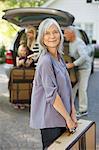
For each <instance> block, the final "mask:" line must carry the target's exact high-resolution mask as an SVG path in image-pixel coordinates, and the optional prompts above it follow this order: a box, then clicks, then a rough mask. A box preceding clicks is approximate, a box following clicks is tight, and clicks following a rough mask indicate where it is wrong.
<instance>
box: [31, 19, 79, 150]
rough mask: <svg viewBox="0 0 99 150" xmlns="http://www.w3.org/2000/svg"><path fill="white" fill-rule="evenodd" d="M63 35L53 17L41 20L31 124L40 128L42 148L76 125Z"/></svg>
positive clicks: (73, 129)
mask: <svg viewBox="0 0 99 150" xmlns="http://www.w3.org/2000/svg"><path fill="white" fill-rule="evenodd" d="M63 41H64V37H63V34H62V31H61V29H60V26H59V24H58V23H57V22H56V21H55V20H54V19H52V18H49V19H45V20H43V21H42V22H41V24H40V26H39V31H38V43H39V48H40V53H41V55H40V58H39V60H38V64H37V67H36V72H35V77H34V81H33V89H32V96H31V109H30V127H31V128H34V129H40V130H41V137H42V144H43V150H45V149H46V148H47V147H48V146H49V145H50V144H51V143H52V142H53V141H54V140H55V139H56V138H58V137H59V136H60V135H61V134H62V133H63V132H65V131H66V129H67V128H68V129H69V131H70V132H74V131H75V129H76V127H77V119H76V112H75V107H74V100H73V99H72V87H71V82H70V78H69V75H68V71H67V69H66V64H65V62H64V60H63V58H62V54H63Z"/></svg>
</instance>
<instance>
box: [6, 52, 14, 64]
mask: <svg viewBox="0 0 99 150" xmlns="http://www.w3.org/2000/svg"><path fill="white" fill-rule="evenodd" d="M6 63H7V64H13V57H12V52H11V51H8V52H7V53H6Z"/></svg>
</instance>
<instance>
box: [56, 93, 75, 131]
mask: <svg viewBox="0 0 99 150" xmlns="http://www.w3.org/2000/svg"><path fill="white" fill-rule="evenodd" d="M53 107H54V108H55V109H56V111H58V112H59V113H60V114H61V115H62V117H63V118H64V119H65V120H66V124H67V127H68V128H69V129H70V130H71V129H72V128H75V127H77V125H76V124H75V122H74V120H72V118H71V116H70V115H69V113H68V112H67V110H66V108H65V107H64V104H63V102H62V100H61V98H60V96H59V95H58V94H57V96H56V98H55V101H54V103H53Z"/></svg>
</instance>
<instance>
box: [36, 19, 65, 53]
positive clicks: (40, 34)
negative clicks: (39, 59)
mask: <svg viewBox="0 0 99 150" xmlns="http://www.w3.org/2000/svg"><path fill="white" fill-rule="evenodd" d="M52 24H54V25H56V26H57V28H58V30H59V33H60V44H59V46H58V49H57V51H58V53H59V54H61V55H62V54H63V42H64V36H63V34H62V31H61V28H60V26H59V24H58V23H57V22H56V20H54V19H53V18H47V19H45V20H43V21H42V22H41V23H40V25H39V30H38V38H37V41H38V43H39V52H40V54H41V53H43V54H44V53H46V52H47V47H46V46H45V45H44V43H43V36H44V33H45V32H46V30H47V29H48V28H49V27H50V26H51V25H52Z"/></svg>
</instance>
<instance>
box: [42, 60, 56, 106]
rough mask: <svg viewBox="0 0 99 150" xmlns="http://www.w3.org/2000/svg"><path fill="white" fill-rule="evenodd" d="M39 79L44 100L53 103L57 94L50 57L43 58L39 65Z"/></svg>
mask: <svg viewBox="0 0 99 150" xmlns="http://www.w3.org/2000/svg"><path fill="white" fill-rule="evenodd" d="M41 80H42V85H43V88H44V91H45V96H46V101H47V102H50V103H51V104H53V102H54V100H55V98H56V95H57V82H56V78H55V74H54V71H53V67H52V63H51V60H50V59H45V60H43V63H42V65H41Z"/></svg>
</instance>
